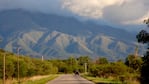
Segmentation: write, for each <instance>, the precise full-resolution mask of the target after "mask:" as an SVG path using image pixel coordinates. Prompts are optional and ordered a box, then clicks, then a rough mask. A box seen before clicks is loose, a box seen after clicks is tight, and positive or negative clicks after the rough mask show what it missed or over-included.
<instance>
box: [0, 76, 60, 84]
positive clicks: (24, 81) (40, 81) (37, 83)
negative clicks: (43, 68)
mask: <svg viewBox="0 0 149 84" xmlns="http://www.w3.org/2000/svg"><path fill="white" fill-rule="evenodd" d="M58 76H59V75H58V74H54V75H46V76H34V77H30V78H21V79H20V84H46V83H47V82H48V81H50V80H53V79H54V78H56V77H58ZM2 83H3V80H2V79H0V84H2ZM5 83H6V84H18V81H17V79H13V80H12V79H8V80H5Z"/></svg>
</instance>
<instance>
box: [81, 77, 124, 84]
mask: <svg viewBox="0 0 149 84" xmlns="http://www.w3.org/2000/svg"><path fill="white" fill-rule="evenodd" d="M82 77H84V78H85V79H87V80H89V81H93V82H94V83H96V84H122V82H121V81H119V80H115V79H113V78H99V77H92V76H88V75H82Z"/></svg>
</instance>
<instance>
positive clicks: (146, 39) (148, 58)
mask: <svg viewBox="0 0 149 84" xmlns="http://www.w3.org/2000/svg"><path fill="white" fill-rule="evenodd" d="M144 23H145V24H146V25H147V27H149V19H147V20H144ZM137 39H138V42H140V43H144V44H147V51H146V54H145V55H144V57H143V64H142V68H141V84H149V32H148V31H147V30H141V31H140V33H139V34H138V35H137Z"/></svg>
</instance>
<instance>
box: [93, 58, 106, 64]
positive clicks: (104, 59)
mask: <svg viewBox="0 0 149 84" xmlns="http://www.w3.org/2000/svg"><path fill="white" fill-rule="evenodd" d="M96 62H97V64H108V60H107V59H106V58H104V57H103V58H99V59H98V60H96Z"/></svg>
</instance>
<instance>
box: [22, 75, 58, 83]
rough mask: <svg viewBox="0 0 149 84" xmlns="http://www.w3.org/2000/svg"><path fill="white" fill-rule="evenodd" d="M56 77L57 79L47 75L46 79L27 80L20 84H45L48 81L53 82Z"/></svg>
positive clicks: (54, 76)
mask: <svg viewBox="0 0 149 84" xmlns="http://www.w3.org/2000/svg"><path fill="white" fill-rule="evenodd" d="M56 77H58V75H49V76H47V77H44V78H41V79H38V80H28V81H25V82H22V83H21V84H46V83H47V82H48V81H50V80H53V79H54V78H56Z"/></svg>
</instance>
